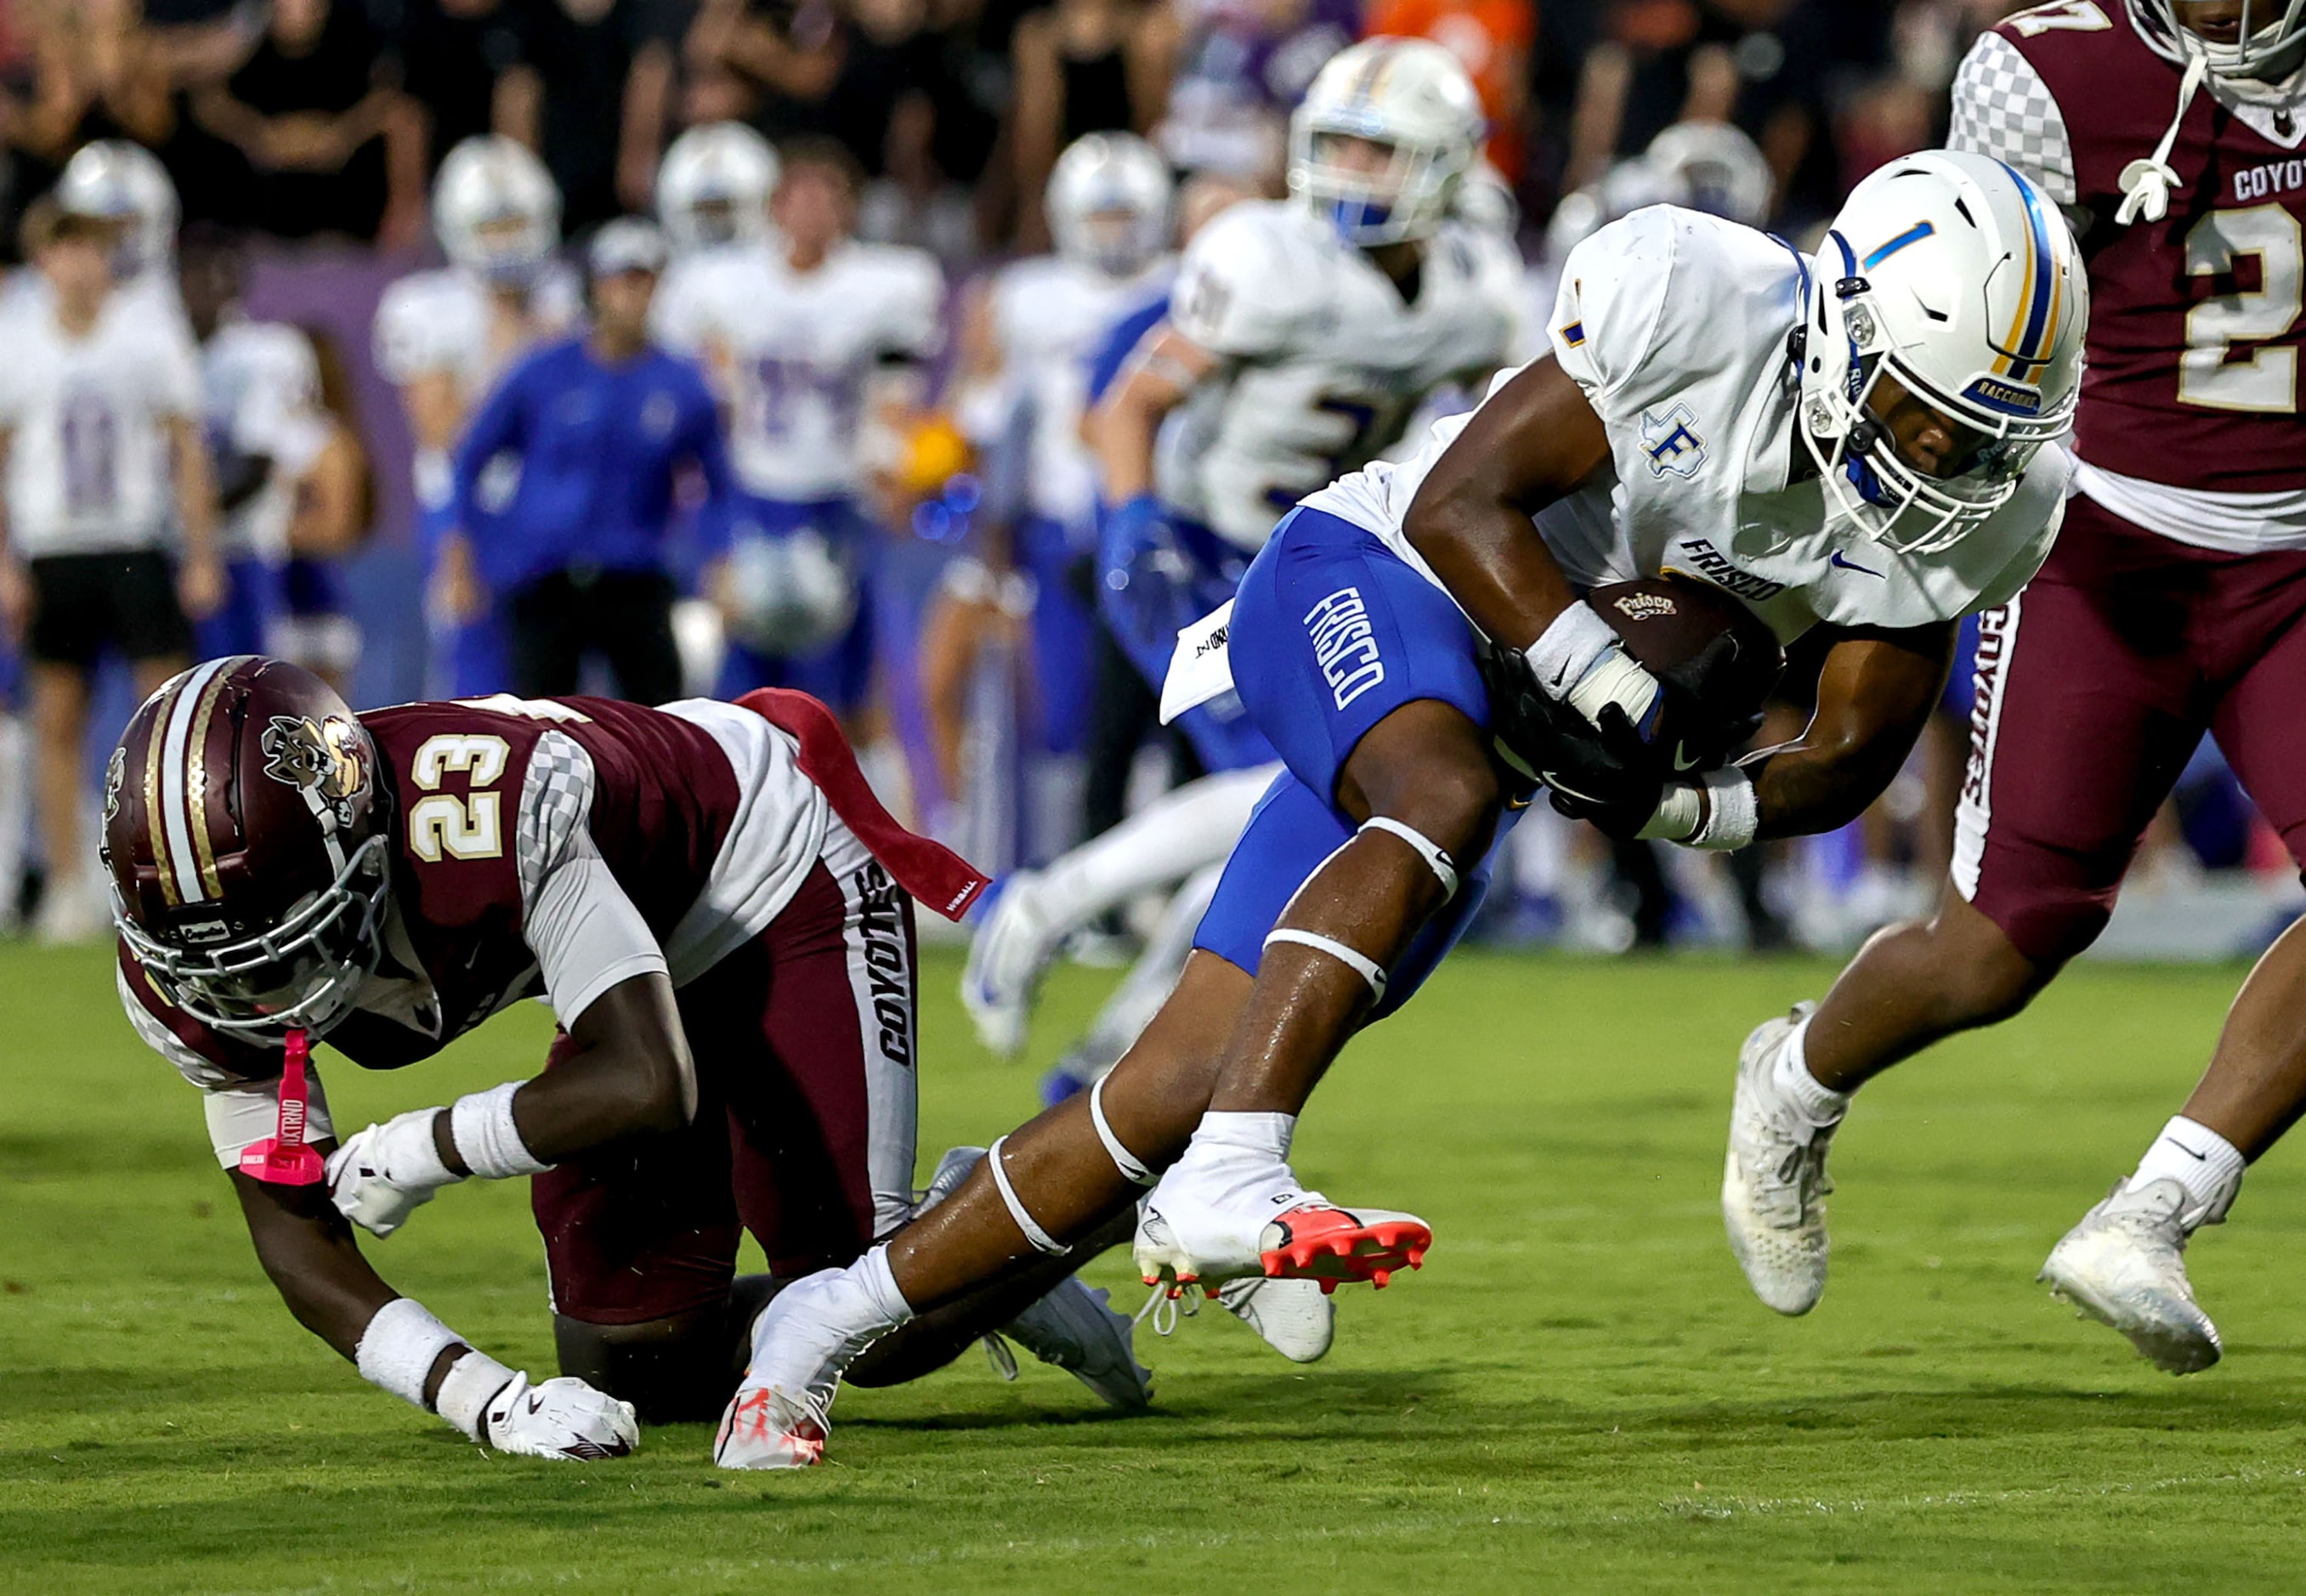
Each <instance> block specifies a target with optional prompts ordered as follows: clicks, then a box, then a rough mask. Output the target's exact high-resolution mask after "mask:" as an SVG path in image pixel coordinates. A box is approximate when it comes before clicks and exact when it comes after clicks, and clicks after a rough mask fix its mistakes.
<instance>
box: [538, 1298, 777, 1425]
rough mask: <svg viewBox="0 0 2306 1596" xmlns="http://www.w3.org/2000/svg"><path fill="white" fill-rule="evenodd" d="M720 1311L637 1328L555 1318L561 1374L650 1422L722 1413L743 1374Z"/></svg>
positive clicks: (648, 1322) (679, 1316) (703, 1418)
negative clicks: (628, 1405) (624, 1404)
mask: <svg viewBox="0 0 2306 1596" xmlns="http://www.w3.org/2000/svg"><path fill="white" fill-rule="evenodd" d="M728 1319H729V1316H728V1314H727V1313H726V1312H725V1311H724V1310H722V1309H721V1308H718V1307H716V1308H713V1309H709V1310H696V1311H694V1312H690V1313H681V1314H674V1315H672V1316H670V1317H669V1318H666V1319H646V1320H644V1321H642V1322H641V1323H639V1324H631V1325H596V1324H591V1323H588V1322H586V1321H585V1320H583V1319H571V1318H569V1317H568V1315H567V1314H555V1315H553V1319H552V1339H553V1344H554V1346H555V1349H556V1350H557V1351H558V1353H559V1358H560V1372H561V1373H562V1374H564V1375H570V1376H574V1377H575V1378H578V1379H581V1380H584V1381H585V1382H586V1383H587V1384H589V1385H591V1386H592V1387H594V1389H595V1390H598V1391H602V1392H604V1393H606V1394H607V1395H611V1396H614V1397H616V1398H618V1399H619V1400H620V1401H623V1402H629V1403H631V1404H633V1410H634V1412H636V1413H638V1414H639V1415H640V1419H641V1422H642V1423H644V1424H695V1423H704V1422H708V1421H711V1420H713V1419H714V1418H716V1417H718V1416H719V1414H720V1412H721V1410H722V1407H723V1406H724V1405H726V1404H727V1403H728V1400H729V1394H730V1392H732V1391H734V1390H735V1389H736V1388H737V1381H738V1378H739V1376H740V1375H741V1374H742V1372H743V1371H742V1370H741V1369H740V1368H739V1367H737V1366H736V1365H735V1363H734V1361H732V1359H731V1356H730V1346H731V1341H730V1334H729V1325H728Z"/></svg>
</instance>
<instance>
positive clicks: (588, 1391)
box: [484, 1374, 641, 1463]
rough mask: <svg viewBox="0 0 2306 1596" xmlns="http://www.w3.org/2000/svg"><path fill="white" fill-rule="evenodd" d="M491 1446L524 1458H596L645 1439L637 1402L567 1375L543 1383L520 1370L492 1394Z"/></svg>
mask: <svg viewBox="0 0 2306 1596" xmlns="http://www.w3.org/2000/svg"><path fill="white" fill-rule="evenodd" d="M484 1428H485V1429H486V1430H487V1431H488V1437H489V1445H490V1446H491V1447H495V1448H496V1449H497V1450H498V1451H500V1452H511V1453H516V1454H517V1455H520V1456H523V1457H558V1458H561V1459H564V1460H566V1461H568V1462H571V1463H591V1462H594V1461H595V1460H597V1459H600V1458H603V1457H624V1456H628V1455H630V1454H631V1452H632V1451H633V1449H634V1448H635V1447H638V1446H639V1445H640V1444H641V1430H640V1422H639V1421H638V1420H637V1419H636V1418H635V1417H634V1415H633V1404H631V1403H629V1402H619V1401H618V1400H617V1399H616V1398H615V1397H613V1396H611V1395H607V1394H606V1393H605V1392H601V1391H596V1390H594V1388H593V1387H590V1386H588V1385H586V1384H585V1382H584V1381H583V1380H580V1379H575V1378H570V1377H568V1376H566V1375H563V1376H562V1377H561V1378H559V1379H550V1380H547V1381H545V1382H544V1383H543V1384H542V1385H541V1386H532V1385H530V1384H529V1383H528V1376H527V1375H525V1374H516V1375H514V1376H513V1377H512V1382H511V1384H509V1385H508V1386H506V1387H505V1388H504V1389H503V1390H501V1391H500V1392H498V1393H497V1394H496V1395H494V1396H491V1398H489V1406H488V1413H487V1415H486V1418H485V1421H484Z"/></svg>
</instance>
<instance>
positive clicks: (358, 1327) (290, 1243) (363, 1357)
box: [229, 1142, 640, 1459]
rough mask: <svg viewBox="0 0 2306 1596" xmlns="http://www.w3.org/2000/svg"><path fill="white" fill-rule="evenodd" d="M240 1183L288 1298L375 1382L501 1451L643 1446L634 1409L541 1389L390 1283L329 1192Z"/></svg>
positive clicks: (263, 1253)
mask: <svg viewBox="0 0 2306 1596" xmlns="http://www.w3.org/2000/svg"><path fill="white" fill-rule="evenodd" d="M317 1148H318V1150H320V1151H322V1152H327V1151H329V1150H331V1149H330V1148H329V1144H328V1143H326V1142H321V1143H319V1144H317ZM229 1178H230V1179H231V1181H232V1183H233V1190H234V1192H235V1195H236V1196H237V1197H238V1198H239V1199H240V1211H241V1214H242V1215H243V1217H244V1218H245V1219H246V1220H247V1222H248V1234H249V1239H250V1240H251V1241H252V1242H254V1244H255V1247H256V1256H257V1260H258V1261H259V1262H260V1263H261V1264H262V1265H263V1267H264V1272H265V1274H266V1275H267V1276H269V1277H270V1279H271V1281H272V1284H273V1285H274V1286H275V1287H276V1288H278V1291H279V1293H280V1300H281V1301H282V1302H285V1303H286V1304H287V1307H288V1311H289V1312H290V1313H292V1314H294V1315H295V1317H296V1322H297V1323H299V1324H301V1325H303V1327H305V1328H306V1329H308V1330H310V1331H312V1334H314V1335H315V1336H319V1337H320V1339H321V1340H323V1341H325V1342H327V1343H328V1344H329V1345H330V1346H332V1347H334V1348H335V1349H336V1350H337V1352H338V1353H341V1354H342V1355H343V1356H344V1357H345V1358H346V1360H347V1361H350V1362H351V1363H352V1364H353V1365H354V1367H355V1368H356V1369H358V1370H360V1372H361V1374H362V1376H363V1378H366V1379H367V1380H369V1381H370V1382H371V1383H372V1384H374V1385H377V1386H380V1387H383V1388H384V1389H385V1390H388V1391H389V1392H391V1393H392V1394H393V1395H396V1396H398V1397H401V1398H403V1399H405V1400H406V1401H408V1402H411V1403H414V1404H415V1405H416V1406H418V1407H421V1408H423V1409H424V1410H425V1411H426V1412H427V1413H437V1414H438V1415H440V1418H442V1419H444V1420H446V1421H448V1423H450V1424H451V1425H454V1426H455V1427H456V1428H457V1430H460V1431H462V1432H463V1433H464V1434H465V1435H466V1436H469V1437H470V1438H473V1439H474V1440H475V1441H479V1442H482V1443H483V1444H485V1445H488V1446H491V1447H495V1448H496V1449H497V1450H498V1451H500V1452H517V1453H523V1454H525V1455H531V1456H536V1457H561V1458H572V1459H592V1458H601V1457H620V1456H622V1455H625V1454H626V1453H628V1452H630V1451H631V1450H632V1449H633V1448H634V1447H636V1445H638V1444H639V1440H640V1432H639V1430H638V1428H637V1426H636V1423H635V1421H634V1418H633V1410H632V1407H631V1405H630V1404H627V1403H622V1402H618V1401H616V1400H615V1399H613V1398H611V1397H609V1396H606V1395H602V1393H601V1392H599V1391H596V1390H594V1388H593V1387H591V1386H588V1385H586V1384H585V1382H584V1381H582V1380H576V1379H567V1378H561V1379H551V1380H546V1381H543V1382H542V1383H541V1384H534V1385H533V1384H532V1383H531V1381H530V1379H529V1377H528V1376H527V1375H526V1374H525V1373H524V1372H521V1371H519V1370H512V1369H508V1368H506V1367H505V1366H504V1365H503V1364H501V1363H500V1362H498V1361H496V1360H495V1359H494V1358H491V1357H490V1356H489V1355H488V1354H487V1353H482V1352H479V1351H477V1350H475V1349H474V1347H473V1346H472V1345H471V1344H469V1343H467V1342H466V1341H465V1339H464V1338H463V1337H462V1336H458V1335H457V1333H456V1332H455V1331H453V1330H451V1329H449V1328H448V1326H446V1325H444V1324H442V1323H441V1322H440V1320H439V1319H435V1318H433V1317H432V1315H431V1313H430V1312H428V1311H427V1310H425V1308H424V1306H423V1304H422V1303H420V1302H416V1301H415V1300H414V1299H413V1298H409V1297H404V1296H402V1295H400V1294H399V1293H397V1292H395V1291H394V1290H393V1289H392V1288H391V1287H390V1286H389V1285H387V1284H385V1283H384V1281H383V1279H382V1278H381V1277H380V1276H379V1275H378V1274H377V1272H376V1271H375V1270H374V1269H373V1268H372V1267H370V1266H369V1262H368V1259H365V1258H363V1257H362V1256H361V1250H360V1245H359V1243H358V1242H356V1241H355V1240H354V1236H353V1229H352V1226H351V1225H349V1224H347V1223H346V1220H345V1217H344V1216H342V1215H341V1214H339V1213H337V1210H336V1208H335V1206H334V1205H333V1204H332V1203H331V1202H330V1201H329V1195H328V1191H327V1189H326V1188H325V1187H321V1186H317V1185H314V1186H286V1185H276V1184H271V1183H269V1182H262V1181H258V1180H253V1179H252V1178H251V1177H249V1176H247V1175H245V1174H241V1173H239V1172H238V1171H237V1170H235V1171H234V1172H232V1174H231V1175H230V1177H229Z"/></svg>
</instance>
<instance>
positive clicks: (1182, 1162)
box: [1163, 1112, 1300, 1206]
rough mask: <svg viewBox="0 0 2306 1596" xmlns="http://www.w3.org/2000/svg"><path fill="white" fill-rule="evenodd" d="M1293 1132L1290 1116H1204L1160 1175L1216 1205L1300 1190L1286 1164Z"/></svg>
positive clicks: (1294, 1129)
mask: <svg viewBox="0 0 2306 1596" xmlns="http://www.w3.org/2000/svg"><path fill="white" fill-rule="evenodd" d="M1296 1131H1297V1116H1296V1115H1295V1114H1217V1113H1215V1112H1211V1113H1209V1114H1203V1115H1201V1123H1200V1129H1199V1130H1197V1131H1194V1132H1193V1139H1192V1141H1191V1143H1190V1144H1189V1145H1188V1146H1187V1147H1186V1148H1185V1156H1183V1157H1182V1158H1180V1159H1178V1160H1177V1163H1176V1165H1175V1167H1174V1168H1172V1169H1171V1170H1170V1171H1169V1173H1168V1174H1167V1175H1166V1176H1164V1177H1163V1181H1164V1183H1165V1184H1166V1183H1167V1182H1171V1181H1175V1182H1181V1183H1190V1184H1191V1185H1192V1186H1193V1187H1195V1188H1196V1189H1197V1191H1198V1194H1199V1195H1200V1196H1201V1197H1203V1198H1206V1199H1209V1200H1210V1201H1212V1202H1215V1203H1217V1204H1218V1205H1219V1206H1230V1205H1231V1204H1233V1203H1234V1202H1260V1201H1263V1200H1265V1199H1268V1198H1270V1197H1272V1196H1273V1195H1274V1194H1275V1193H1277V1192H1279V1191H1283V1190H1284V1189H1287V1190H1289V1191H1296V1190H1300V1188H1299V1187H1298V1185H1297V1176H1296V1174H1294V1172H1293V1171H1292V1170H1291V1169H1290V1168H1289V1142H1290V1139H1291V1138H1292V1137H1293V1136H1294V1135H1295V1134H1296Z"/></svg>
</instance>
